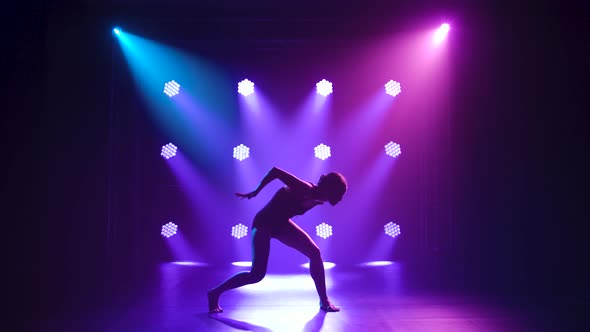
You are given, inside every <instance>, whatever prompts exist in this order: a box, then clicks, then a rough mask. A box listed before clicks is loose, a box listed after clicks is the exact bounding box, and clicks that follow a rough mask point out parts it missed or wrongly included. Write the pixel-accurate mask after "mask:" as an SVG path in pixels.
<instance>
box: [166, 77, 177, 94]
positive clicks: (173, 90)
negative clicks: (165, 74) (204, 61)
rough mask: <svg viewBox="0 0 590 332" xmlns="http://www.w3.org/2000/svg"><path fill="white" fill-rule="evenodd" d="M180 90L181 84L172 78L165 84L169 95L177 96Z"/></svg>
mask: <svg viewBox="0 0 590 332" xmlns="http://www.w3.org/2000/svg"><path fill="white" fill-rule="evenodd" d="M179 92H180V84H178V83H176V81H174V80H172V81H170V82H168V83H166V84H164V93H165V94H166V95H168V97H173V96H176V95H177V94H178V93H179Z"/></svg>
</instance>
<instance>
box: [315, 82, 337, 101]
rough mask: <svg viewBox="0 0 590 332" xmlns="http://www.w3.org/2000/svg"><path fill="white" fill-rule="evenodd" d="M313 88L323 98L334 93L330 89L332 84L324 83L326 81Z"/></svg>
mask: <svg viewBox="0 0 590 332" xmlns="http://www.w3.org/2000/svg"><path fill="white" fill-rule="evenodd" d="M315 87H316V92H317V93H319V94H320V95H322V96H324V97H326V96H327V95H329V94H330V93H332V92H333V91H334V90H333V89H332V82H330V81H326V80H321V81H319V82H318V83H317V84H316V85H315Z"/></svg>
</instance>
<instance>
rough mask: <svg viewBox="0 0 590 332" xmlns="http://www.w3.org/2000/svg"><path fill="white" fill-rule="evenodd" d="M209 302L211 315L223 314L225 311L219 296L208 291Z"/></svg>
mask: <svg viewBox="0 0 590 332" xmlns="http://www.w3.org/2000/svg"><path fill="white" fill-rule="evenodd" d="M207 302H208V303H209V313H210V314H218V313H220V312H223V309H221V307H220V306H219V294H217V293H215V292H213V291H208V292H207Z"/></svg>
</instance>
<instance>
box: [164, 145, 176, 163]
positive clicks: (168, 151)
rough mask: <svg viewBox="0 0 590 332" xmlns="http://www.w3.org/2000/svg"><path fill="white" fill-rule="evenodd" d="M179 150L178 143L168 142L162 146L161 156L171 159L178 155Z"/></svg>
mask: <svg viewBox="0 0 590 332" xmlns="http://www.w3.org/2000/svg"><path fill="white" fill-rule="evenodd" d="M177 150H178V148H177V147H176V145H174V144H172V143H168V144H166V145H164V146H162V151H161V152H160V156H162V157H164V158H166V159H170V158H172V157H174V156H176V151H177Z"/></svg>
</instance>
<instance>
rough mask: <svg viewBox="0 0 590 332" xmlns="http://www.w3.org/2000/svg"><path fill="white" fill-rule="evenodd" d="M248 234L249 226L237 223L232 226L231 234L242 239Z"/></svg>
mask: <svg viewBox="0 0 590 332" xmlns="http://www.w3.org/2000/svg"><path fill="white" fill-rule="evenodd" d="M246 235H248V226H246V225H244V224H237V225H235V226H233V227H232V228H231V236H233V237H235V238H236V239H241V238H243V237H244V236H246Z"/></svg>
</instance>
